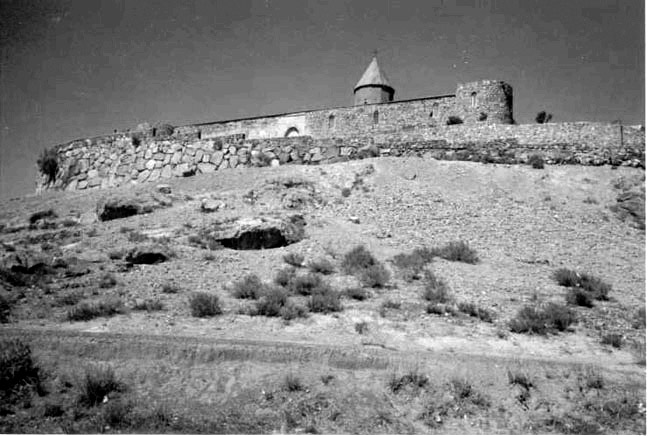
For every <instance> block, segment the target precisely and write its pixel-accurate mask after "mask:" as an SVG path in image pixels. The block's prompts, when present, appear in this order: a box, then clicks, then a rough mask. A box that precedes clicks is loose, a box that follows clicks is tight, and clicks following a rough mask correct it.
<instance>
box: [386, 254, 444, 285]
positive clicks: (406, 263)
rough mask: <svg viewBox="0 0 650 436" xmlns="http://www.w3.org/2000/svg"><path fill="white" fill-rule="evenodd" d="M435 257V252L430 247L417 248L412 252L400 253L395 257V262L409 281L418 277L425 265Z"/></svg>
mask: <svg viewBox="0 0 650 436" xmlns="http://www.w3.org/2000/svg"><path fill="white" fill-rule="evenodd" d="M434 257H435V252H434V251H433V250H431V249H428V248H416V249H415V250H413V251H412V252H410V253H400V254H398V255H396V256H395V257H393V259H392V262H393V264H394V265H395V266H396V267H397V268H398V269H400V270H401V271H402V272H403V274H404V278H405V279H406V280H408V281H410V280H412V279H415V278H418V275H419V273H420V272H421V271H422V269H423V268H424V266H425V265H426V264H427V263H429V262H431V261H432V260H433V258H434Z"/></svg>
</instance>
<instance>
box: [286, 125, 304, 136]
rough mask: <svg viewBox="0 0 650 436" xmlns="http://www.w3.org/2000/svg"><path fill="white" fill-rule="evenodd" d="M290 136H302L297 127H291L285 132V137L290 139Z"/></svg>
mask: <svg viewBox="0 0 650 436" xmlns="http://www.w3.org/2000/svg"><path fill="white" fill-rule="evenodd" d="M290 136H300V132H299V131H298V129H297V128H295V127H289V128H288V129H287V131H286V132H285V134H284V137H285V138H289V137H290Z"/></svg>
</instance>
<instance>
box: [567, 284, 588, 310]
mask: <svg viewBox="0 0 650 436" xmlns="http://www.w3.org/2000/svg"><path fill="white" fill-rule="evenodd" d="M566 301H567V303H568V304H573V305H575V306H582V307H593V306H594V298H593V297H592V295H591V294H590V293H589V292H586V291H585V290H584V289H580V288H571V289H569V291H568V292H567V294H566Z"/></svg>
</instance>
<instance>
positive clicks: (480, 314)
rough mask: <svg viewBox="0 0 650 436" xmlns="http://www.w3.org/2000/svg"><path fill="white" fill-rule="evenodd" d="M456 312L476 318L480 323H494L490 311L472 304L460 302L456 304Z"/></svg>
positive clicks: (492, 314)
mask: <svg viewBox="0 0 650 436" xmlns="http://www.w3.org/2000/svg"><path fill="white" fill-rule="evenodd" d="M458 311H459V312H463V313H466V314H467V315H469V316H472V317H475V318H478V319H480V320H481V321H485V322H490V323H491V322H493V321H494V313H492V312H491V311H490V310H487V309H484V308H482V307H479V306H477V305H476V304H474V303H466V302H461V303H459V304H458Z"/></svg>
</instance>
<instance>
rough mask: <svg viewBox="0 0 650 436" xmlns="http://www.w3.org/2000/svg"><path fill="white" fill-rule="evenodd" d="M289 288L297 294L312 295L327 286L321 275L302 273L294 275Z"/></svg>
mask: <svg viewBox="0 0 650 436" xmlns="http://www.w3.org/2000/svg"><path fill="white" fill-rule="evenodd" d="M289 289H290V291H291V292H292V293H294V294H298V295H313V294H315V293H316V294H317V293H321V292H323V291H327V290H328V289H329V286H328V285H327V284H326V283H325V282H324V281H323V279H322V278H321V276H319V275H318V274H314V273H309V274H302V275H299V276H296V277H294V279H293V280H292V281H291V283H290V286H289Z"/></svg>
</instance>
